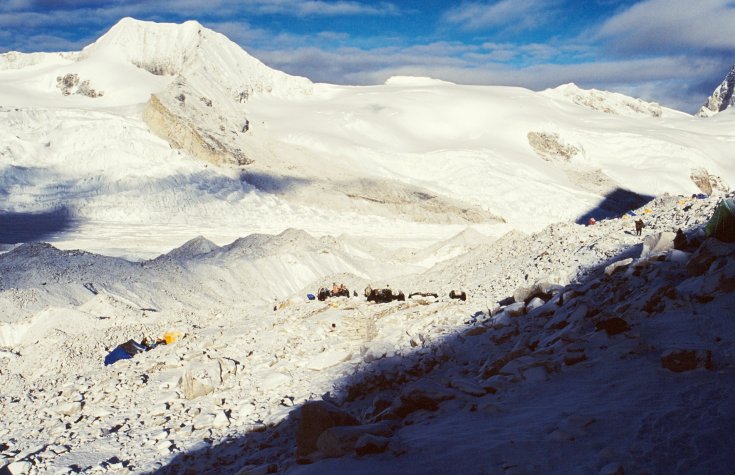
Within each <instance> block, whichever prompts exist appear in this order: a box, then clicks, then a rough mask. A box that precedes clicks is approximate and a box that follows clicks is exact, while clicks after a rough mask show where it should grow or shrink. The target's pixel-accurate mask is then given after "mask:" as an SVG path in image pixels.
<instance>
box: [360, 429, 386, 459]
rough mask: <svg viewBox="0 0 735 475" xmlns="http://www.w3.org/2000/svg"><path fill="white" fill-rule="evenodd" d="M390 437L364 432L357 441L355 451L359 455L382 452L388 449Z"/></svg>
mask: <svg viewBox="0 0 735 475" xmlns="http://www.w3.org/2000/svg"><path fill="white" fill-rule="evenodd" d="M389 443H390V439H389V438H387V437H381V436H379V435H373V434H363V435H361V436H360V438H359V439H358V440H357V442H356V443H355V453H356V454H357V456H358V457H362V456H364V455H370V454H381V453H383V452H385V451H386V449H387V448H388V444H389Z"/></svg>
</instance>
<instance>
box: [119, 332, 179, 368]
mask: <svg viewBox="0 0 735 475" xmlns="http://www.w3.org/2000/svg"><path fill="white" fill-rule="evenodd" d="M183 336H184V334H183V333H181V332H166V333H164V335H163V338H157V339H155V340H153V339H151V338H148V337H144V338H143V340H142V341H141V342H140V343H138V342H137V341H135V340H128V341H126V342H125V343H122V344H120V345H117V346H116V347H115V349H114V350H112V351H110V352H109V353H108V354H107V356H105V366H109V365H111V364H113V363H116V362H118V361H120V360H128V359H130V358H132V357H133V356H135V355H137V354H138V353H143V352H145V351H150V350H152V349H153V348H155V347H157V346H158V345H170V344H171V343H173V342H175V341H176V340H178V339H180V338H182V337H183Z"/></svg>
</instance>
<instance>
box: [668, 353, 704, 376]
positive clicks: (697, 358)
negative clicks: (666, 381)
mask: <svg viewBox="0 0 735 475" xmlns="http://www.w3.org/2000/svg"><path fill="white" fill-rule="evenodd" d="M661 366H662V367H664V368H666V369H668V370H669V371H673V372H675V373H683V372H685V371H692V370H695V369H697V368H706V369H709V370H711V369H712V368H713V366H712V352H711V351H710V350H702V349H681V348H674V349H670V350H667V351H665V352H664V353H663V354H662V355H661Z"/></svg>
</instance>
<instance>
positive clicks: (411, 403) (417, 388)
mask: <svg viewBox="0 0 735 475" xmlns="http://www.w3.org/2000/svg"><path fill="white" fill-rule="evenodd" d="M453 398H454V394H453V393H452V391H450V390H449V389H448V388H446V387H444V386H441V385H440V384H439V383H437V382H436V381H433V380H431V379H420V380H418V381H416V382H415V383H412V384H409V385H408V386H406V387H405V388H404V389H403V390H402V391H401V394H400V395H399V396H398V400H397V401H396V402H395V403H394V406H395V412H396V414H398V416H399V417H404V416H406V415H408V414H410V413H412V412H414V411H420V410H425V411H436V410H437V409H438V408H439V403H441V402H442V401H447V400H449V399H453Z"/></svg>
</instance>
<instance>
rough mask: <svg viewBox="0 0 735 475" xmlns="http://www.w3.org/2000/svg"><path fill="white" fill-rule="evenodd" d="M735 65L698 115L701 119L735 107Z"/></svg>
mask: <svg viewBox="0 0 735 475" xmlns="http://www.w3.org/2000/svg"><path fill="white" fill-rule="evenodd" d="M734 91H735V64H733V66H732V68H731V69H730V72H729V73H727V76H725V80H724V81H722V83H721V84H720V85H719V86H717V88H715V91H714V92H713V93H712V95H711V96H709V97H708V98H707V102H705V103H704V105H703V106H702V108H701V109H699V112H697V115H698V116H700V117H711V116H712V115H714V114H717V113H718V112H722V111H724V110H725V109H727V108H729V107H732V106H733V105H735V96H734V95H733V92H734Z"/></svg>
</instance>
